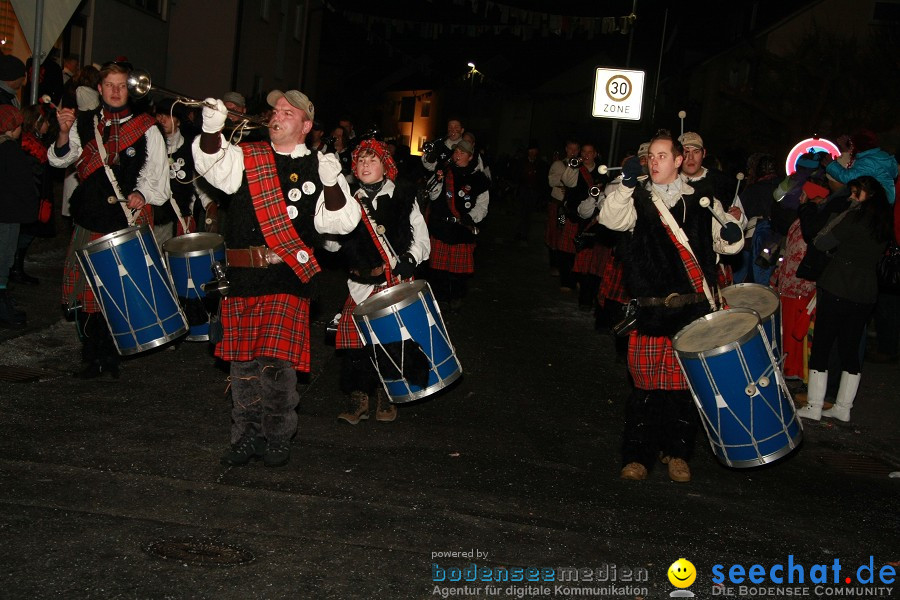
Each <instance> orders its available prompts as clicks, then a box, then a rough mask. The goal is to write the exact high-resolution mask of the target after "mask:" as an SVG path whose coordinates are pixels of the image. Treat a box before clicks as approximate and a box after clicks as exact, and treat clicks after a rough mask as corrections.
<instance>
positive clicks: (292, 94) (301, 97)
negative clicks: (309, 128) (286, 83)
mask: <svg viewBox="0 0 900 600" xmlns="http://www.w3.org/2000/svg"><path fill="white" fill-rule="evenodd" d="M280 98H284V99H285V100H287V101H288V102H289V103H290V105H291V106H293V107H294V108H299V109H300V110H302V111H304V112H305V113H306V116H307V117H309V120H310V121H313V120H315V118H316V109H315V107H314V106H313V103H312V102H310V101H309V97H308V96H307V95H306V94H304V93H303V92H300V91H297V90H288V91H286V92H282V91H281V90H272V91H271V92H269V95H268V96H266V102H268V103H269V106H273V107H274V106H275V103H276V102H278V100H279V99H280Z"/></svg>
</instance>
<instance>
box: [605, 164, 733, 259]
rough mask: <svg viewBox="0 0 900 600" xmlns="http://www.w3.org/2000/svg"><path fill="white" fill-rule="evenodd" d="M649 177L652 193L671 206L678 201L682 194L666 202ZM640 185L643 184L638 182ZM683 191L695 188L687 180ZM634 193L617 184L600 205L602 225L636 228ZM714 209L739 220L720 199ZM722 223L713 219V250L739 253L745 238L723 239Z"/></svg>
mask: <svg viewBox="0 0 900 600" xmlns="http://www.w3.org/2000/svg"><path fill="white" fill-rule="evenodd" d="M649 181H650V180H649V179H648V180H647V183H646V184H645V185H647V186H648V187H649V189H650V193H651V194H653V196H654V197H655V198H657V199H659V200H662V201H663V202H664V204H666V205H667V206H668V208H671V207H672V206H674V205H675V203H677V202H678V198H680V196H677V197H675V198H674V199H673V200H674V201H673V202H671V203H670V202H665V200H664V199H663V198H662V197H661V196H660V195H659V194H658V193H657V192H656V190H654V189H653V186H652V184H650V183H649ZM638 185H641V183H640V182H638ZM681 185H682V192H683V193H685V194H691V193H693V191H694V190H693V188H692V187H691V186H690V185H689V184H688V183H687V182H686V181H684V182H682V184H681ZM633 193H634V188H630V187H628V186H627V185H619V186H616V188H615V189H613V190H612V191H611V192H610V193H609V194H608V195H607V196H606V199H605V200H604V202H603V205H602V206H601V207H600V213H599V214H598V215H597V221H598V222H599V223H600V224H601V225H605V226H606V227H608V228H609V229H612V230H613V231H632V230H633V229H634V226H635V224H636V223H637V210H636V209H635V208H634V198H633V197H632V194H633ZM710 206H712V208H713V210H714V211H715V213H716V214H717V215H719V217H720V218H722V219H723V220H724V221H726V222H731V223H737V222H738V220H737V219H735V218H734V217H732V216H731V215H729V214H728V213H726V212H725V211H724V210H722V203H721V202H719V201H718V200H715V199H714V200H713V204H711V205H710ZM721 231H722V225H720V224H719V222H718V221H717V220H716V219H713V220H712V235H713V250H715V251H716V252H717V253H718V254H737V253H738V252H740V251H741V248H743V247H744V238H741V239H740V240H738V241H737V242H735V243H733V244H729V243H728V242H726V241H725V240H723V239H722V235H721Z"/></svg>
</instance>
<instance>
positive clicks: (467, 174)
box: [428, 157, 491, 244]
mask: <svg viewBox="0 0 900 600" xmlns="http://www.w3.org/2000/svg"><path fill="white" fill-rule="evenodd" d="M451 168H452V169H453V187H454V192H453V193H454V194H455V196H454V198H453V200H454V205H455V207H456V210H457V212H459V213H460V214H461V215H462V214H468V213H469V212H471V211H472V209H473V208H475V200H476V199H477V198H478V196H480V195H481V194H482V193H484V192H486V191H488V189H489V188H490V186H491V182H490V180H489V179H488V178H487V175H485V174H484V172H482V171H475V170H474V168H475V157H472V162H470V163H469V165H468V166H467V167H465V168H459V167H451ZM450 193H451V192H450V190H448V189H447V179H446V178H444V187H443V188H442V189H441V195H440V196H438V197H437V198H436V199H435V200H434V201H433V202H432V203H431V207H430V215H429V217H428V231H429V232H430V233H431V235H433V236H434V237H435V238H437V239H439V240H441V241H442V242H444V243H446V244H468V243H472V242H474V241H475V235H474V234H473V233H472V232H471V231H469V230H468V229H467V228H465V227H463V226H462V225H460V224H459V223H451V222H450V221H449V219H450V218H451V217H453V213H452V212H450V204H449V201H450Z"/></svg>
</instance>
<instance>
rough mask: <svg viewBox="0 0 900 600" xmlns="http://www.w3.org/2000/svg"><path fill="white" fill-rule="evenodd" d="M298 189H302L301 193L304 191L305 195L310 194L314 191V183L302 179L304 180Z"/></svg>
mask: <svg viewBox="0 0 900 600" xmlns="http://www.w3.org/2000/svg"><path fill="white" fill-rule="evenodd" d="M300 189H302V190H303V193H304V194H306V195H307V196H309V195H310V194H313V193H315V191H316V184H314V183H313V182H312V181H304V182H303V185H302V186H300Z"/></svg>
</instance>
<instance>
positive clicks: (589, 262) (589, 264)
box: [572, 248, 596, 273]
mask: <svg viewBox="0 0 900 600" xmlns="http://www.w3.org/2000/svg"><path fill="white" fill-rule="evenodd" d="M593 264H594V249H593V248H585V249H584V250H579V251H578V252H576V253H575V264H573V265H572V272H573V273H594V272H595V271H596V269H595V268H593Z"/></svg>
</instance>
